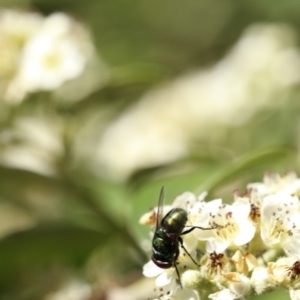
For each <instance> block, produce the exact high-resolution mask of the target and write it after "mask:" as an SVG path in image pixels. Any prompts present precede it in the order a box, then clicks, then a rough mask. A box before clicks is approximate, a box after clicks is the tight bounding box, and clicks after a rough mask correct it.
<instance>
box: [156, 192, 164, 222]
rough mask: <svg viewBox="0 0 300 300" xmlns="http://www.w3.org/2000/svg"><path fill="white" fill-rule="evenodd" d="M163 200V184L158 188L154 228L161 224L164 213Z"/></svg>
mask: <svg viewBox="0 0 300 300" xmlns="http://www.w3.org/2000/svg"><path fill="white" fill-rule="evenodd" d="M164 200H165V187H164V186H163V187H162V188H161V190H160V195H159V200H158V206H157V214H156V228H159V227H160V226H161V220H162V218H163V215H164V213H163V212H164Z"/></svg>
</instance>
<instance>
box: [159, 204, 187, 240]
mask: <svg viewBox="0 0 300 300" xmlns="http://www.w3.org/2000/svg"><path fill="white" fill-rule="evenodd" d="M186 222H187V212H186V211H185V210H184V209H182V208H174V209H172V210H170V211H169V212H168V213H167V214H166V216H165V217H164V218H163V219H162V221H161V227H162V228H163V230H164V232H165V233H166V234H167V235H169V236H172V237H174V238H178V237H179V236H180V234H181V233H182V231H183V229H184V227H185V224H186Z"/></svg>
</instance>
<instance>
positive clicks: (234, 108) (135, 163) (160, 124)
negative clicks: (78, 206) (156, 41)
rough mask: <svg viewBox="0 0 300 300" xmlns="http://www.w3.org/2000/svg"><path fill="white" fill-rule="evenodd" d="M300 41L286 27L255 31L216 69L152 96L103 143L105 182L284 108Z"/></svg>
mask: <svg viewBox="0 0 300 300" xmlns="http://www.w3.org/2000/svg"><path fill="white" fill-rule="evenodd" d="M295 36H296V35H295V34H294V32H293V30H292V29H291V28H289V27H288V26H287V25H283V24H256V25H253V26H251V27H249V28H248V29H246V31H245V32H244V33H243V35H242V36H241V38H240V39H239V40H238V41H237V43H236V44H235V45H234V46H233V48H232V49H231V50H230V51H229V53H228V54H227V55H226V56H225V57H224V58H223V59H222V60H220V61H219V62H217V63H216V64H215V65H214V66H212V67H211V68H209V69H206V70H200V71H197V72H194V73H191V74H188V75H185V76H182V77H179V78H177V79H175V80H174V81H173V82H169V83H166V84H165V85H163V86H161V87H158V88H156V89H154V90H151V91H149V92H147V93H146V94H145V95H144V96H142V98H141V99H140V101H139V102H138V103H137V104H136V105H134V106H133V107H131V108H130V109H128V110H127V111H125V112H124V113H123V114H122V115H121V116H120V117H119V118H118V119H117V120H115V121H114V122H113V123H112V124H110V126H109V127H108V128H107V129H106V131H105V132H104V135H103V136H102V138H101V140H100V141H99V146H98V150H97V156H98V160H99V161H100V163H101V164H102V166H103V168H104V170H105V174H106V175H107V174H111V176H113V177H114V178H116V179H124V178H126V177H127V176H129V175H130V174H131V173H132V172H133V171H135V170H137V169H140V168H145V167H151V166H155V165H159V164H164V163H169V162H172V161H174V160H176V159H178V158H180V157H183V156H184V155H186V154H187V153H188V148H189V143H190V142H191V141H192V140H193V138H195V137H196V138H199V139H201V140H205V139H206V140H207V139H209V140H216V139H220V138H222V136H223V135H222V133H224V127H228V126H232V127H233V126H238V125H241V124H244V123H246V122H248V121H249V120H251V118H253V117H254V115H255V114H256V112H258V111H259V110H261V109H263V108H265V107H268V106H272V107H274V106H275V105H279V104H280V103H281V99H282V98H283V99H284V97H282V96H283V95H285V93H286V92H287V91H288V90H289V89H290V88H291V87H292V86H293V85H294V84H296V83H299V81H300V51H299V49H298V48H297V47H296V37H295ZM120 153H122V155H120Z"/></svg>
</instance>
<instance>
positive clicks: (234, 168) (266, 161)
mask: <svg viewBox="0 0 300 300" xmlns="http://www.w3.org/2000/svg"><path fill="white" fill-rule="evenodd" d="M288 154H291V148H287V147H274V148H270V149H263V150H258V151H253V152H250V153H247V154H245V155H244V156H242V157H240V158H238V159H237V160H236V161H234V162H233V163H232V164H229V165H226V166H224V167H222V168H220V169H219V170H218V171H215V172H214V174H212V175H211V176H209V177H207V179H206V180H204V181H203V182H202V183H201V184H200V185H199V186H198V189H197V191H196V194H197V193H200V192H202V191H210V192H211V191H213V190H215V189H216V188H218V187H219V186H220V185H222V184H224V183H226V182H229V181H230V180H232V179H233V178H236V177H237V176H243V175H245V174H249V172H251V171H252V172H254V171H255V170H257V169H260V170H261V169H262V168H263V167H268V168H270V165H271V163H272V162H276V163H277V162H278V161H279V160H281V159H283V158H286V157H287V155H288ZM272 167H273V166H272ZM264 171H267V170H264Z"/></svg>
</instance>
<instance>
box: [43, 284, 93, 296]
mask: <svg viewBox="0 0 300 300" xmlns="http://www.w3.org/2000/svg"><path fill="white" fill-rule="evenodd" d="M91 296H92V289H91V287H90V286H89V285H88V284H87V283H85V282H81V281H73V282H70V283H69V284H67V285H66V286H64V287H63V288H62V289H61V290H59V291H57V292H54V293H51V294H49V295H47V296H46V297H45V298H44V300H88V299H90V297H91Z"/></svg>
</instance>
